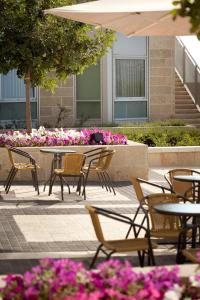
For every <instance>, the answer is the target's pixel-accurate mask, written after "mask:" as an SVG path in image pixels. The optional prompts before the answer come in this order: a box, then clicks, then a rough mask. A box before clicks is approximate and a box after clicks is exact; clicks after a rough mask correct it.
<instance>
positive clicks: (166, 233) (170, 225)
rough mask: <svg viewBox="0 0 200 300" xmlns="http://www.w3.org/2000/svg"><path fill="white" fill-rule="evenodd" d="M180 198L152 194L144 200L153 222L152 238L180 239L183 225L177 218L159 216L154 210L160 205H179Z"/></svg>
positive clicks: (174, 195) (173, 195)
mask: <svg viewBox="0 0 200 300" xmlns="http://www.w3.org/2000/svg"><path fill="white" fill-rule="evenodd" d="M179 202H180V197H179V196H177V195H176V194H163V193H161V194H152V195H149V196H147V197H145V198H144V199H143V205H144V206H145V207H147V210H148V213H149V217H150V221H151V236H153V237H156V238H166V239H176V240H177V239H178V237H179V234H180V231H181V224H180V219H179V217H177V216H170V215H163V214H159V213H157V212H156V211H155V210H154V205H156V204H160V203H179Z"/></svg>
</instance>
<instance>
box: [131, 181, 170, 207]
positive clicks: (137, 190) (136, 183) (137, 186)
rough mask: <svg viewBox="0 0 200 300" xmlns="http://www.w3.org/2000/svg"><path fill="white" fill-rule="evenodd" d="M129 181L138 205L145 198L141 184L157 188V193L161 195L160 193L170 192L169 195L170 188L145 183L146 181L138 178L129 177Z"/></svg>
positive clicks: (148, 182)
mask: <svg viewBox="0 0 200 300" xmlns="http://www.w3.org/2000/svg"><path fill="white" fill-rule="evenodd" d="M130 181H131V183H132V185H133V187H134V190H135V194H136V196H137V200H138V201H139V203H140V202H141V200H143V198H144V197H145V194H144V192H143V189H142V185H143V184H145V185H148V186H151V187H154V188H157V189H158V191H159V193H161V192H162V193H165V192H170V193H171V189H170V188H167V187H165V186H162V185H159V184H156V183H153V182H150V181H146V180H144V179H141V178H138V177H134V176H131V177H130Z"/></svg>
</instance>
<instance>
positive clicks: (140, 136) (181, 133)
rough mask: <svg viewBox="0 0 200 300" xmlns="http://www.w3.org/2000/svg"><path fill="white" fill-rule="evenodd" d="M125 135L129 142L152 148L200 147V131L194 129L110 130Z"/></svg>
mask: <svg viewBox="0 0 200 300" xmlns="http://www.w3.org/2000/svg"><path fill="white" fill-rule="evenodd" d="M109 130H111V131H113V132H117V133H122V134H125V135H126V136H127V137H128V139H129V140H132V141H135V142H139V143H144V144H146V145H148V146H150V147H167V146H200V130H199V129H194V128H177V127H176V128H172V127H170V128H167V127H165V128H161V127H159V128H125V127H124V128H109Z"/></svg>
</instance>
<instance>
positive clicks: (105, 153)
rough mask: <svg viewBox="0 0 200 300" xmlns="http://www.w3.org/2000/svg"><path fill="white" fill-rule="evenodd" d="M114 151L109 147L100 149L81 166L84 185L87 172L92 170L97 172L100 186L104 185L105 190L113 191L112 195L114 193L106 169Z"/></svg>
mask: <svg viewBox="0 0 200 300" xmlns="http://www.w3.org/2000/svg"><path fill="white" fill-rule="evenodd" d="M114 153H115V150H110V149H105V150H104V149H101V150H100V151H99V152H98V153H95V156H94V158H92V159H91V160H90V162H89V163H88V164H86V165H85V166H84V167H83V171H84V173H85V185H86V184H87V180H88V176H89V174H90V173H91V172H93V173H96V174H97V176H98V178H99V181H100V183H101V185H102V188H103V187H104V186H105V188H106V190H107V191H110V192H112V191H113V193H114V195H116V193H115V189H114V186H113V183H112V180H111V178H110V176H109V174H108V169H109V166H110V163H111V161H112V157H113V155H114Z"/></svg>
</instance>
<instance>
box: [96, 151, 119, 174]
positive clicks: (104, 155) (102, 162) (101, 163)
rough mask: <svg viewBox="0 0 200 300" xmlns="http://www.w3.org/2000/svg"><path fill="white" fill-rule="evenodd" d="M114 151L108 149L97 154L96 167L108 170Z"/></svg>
mask: <svg viewBox="0 0 200 300" xmlns="http://www.w3.org/2000/svg"><path fill="white" fill-rule="evenodd" d="M114 153H115V150H110V149H107V150H105V151H102V152H101V153H100V155H99V160H98V162H97V168H100V169H102V170H108V168H109V166H110V163H111V161H112V158H113V155H114Z"/></svg>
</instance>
